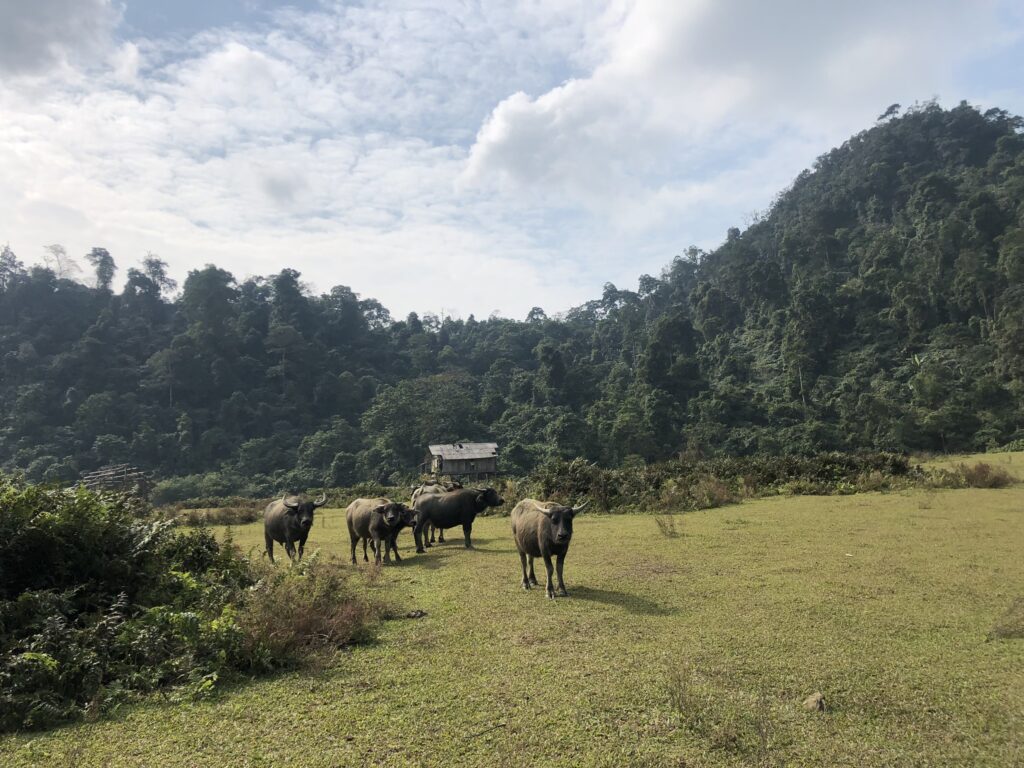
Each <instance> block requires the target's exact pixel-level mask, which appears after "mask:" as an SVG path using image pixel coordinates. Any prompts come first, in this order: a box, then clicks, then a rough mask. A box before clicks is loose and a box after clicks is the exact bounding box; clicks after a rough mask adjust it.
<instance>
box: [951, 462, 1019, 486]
mask: <svg viewBox="0 0 1024 768" xmlns="http://www.w3.org/2000/svg"><path fill="white" fill-rule="evenodd" d="M957 470H958V471H959V472H960V474H961V475H962V476H963V478H964V482H965V483H966V484H967V487H968V488H1006V487H1007V486H1009V485H1013V483H1014V482H1016V480H1015V478H1014V477H1013V476H1012V475H1011V474H1010V473H1009V472H1007V471H1006V470H1005V469H1004V468H1003V467H993V466H992V465H991V464H988V463H986V462H984V461H979V462H978V463H977V464H975V465H974V466H972V467H969V466H967V465H966V464H960V465H959V466H958V467H957Z"/></svg>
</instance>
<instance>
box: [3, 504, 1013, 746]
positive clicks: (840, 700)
mask: <svg viewBox="0 0 1024 768" xmlns="http://www.w3.org/2000/svg"><path fill="white" fill-rule="evenodd" d="M1022 510H1024V487H1022V486H1017V487H1015V488H1012V489H1008V490H998V491H988V490H984V491H983V490H963V491H942V492H933V493H914V494H905V495H897V494H893V495H877V494H864V495H859V496H847V497H830V498H820V497H800V498H775V499H769V500H763V501H756V502H751V503H748V504H744V505H742V506H735V507H728V508H723V509H718V510H708V511H704V512H698V513H691V514H686V515H685V516H681V517H679V518H677V528H678V530H679V532H680V534H681V535H679V536H678V537H676V538H667V537H665V536H663V535H662V534H661V533H660V532H659V529H658V527H657V526H656V525H655V522H654V521H653V520H652V519H651V518H649V517H644V516H622V517H598V516H587V515H584V516H582V517H581V518H580V519H579V520H578V522H577V526H576V538H575V539H574V541H573V551H572V554H571V555H570V559H569V560H568V564H567V567H566V580H567V583H568V586H569V590H570V594H571V595H572V596H571V597H570V598H568V599H560V600H558V601H555V602H553V603H552V602H549V601H547V600H545V598H544V595H543V592H542V591H541V590H534V591H533V592H531V593H524V592H523V591H522V590H521V589H520V587H519V584H518V579H519V576H518V558H517V556H516V555H515V554H514V550H513V547H512V543H511V540H510V536H509V534H508V521H507V519H500V518H499V519H485V520H481V521H479V523H478V526H477V528H478V531H477V533H478V538H477V542H478V544H479V550H478V551H476V552H466V551H464V550H463V549H462V547H461V546H460V545H458V544H447V545H445V546H443V547H441V548H439V549H437V550H434V551H432V552H431V553H430V554H428V555H426V556H416V555H414V554H411V553H410V554H409V556H408V559H407V561H406V562H404V563H403V564H402V565H401V566H398V567H393V568H390V569H386V571H385V574H384V576H383V578H382V579H381V581H380V582H379V584H380V586H379V589H381V591H382V595H385V596H387V598H388V599H389V600H390V601H391V602H392V604H393V605H394V606H395V608H396V610H400V611H402V612H404V611H406V610H409V609H413V608H422V609H425V610H426V611H427V612H428V616H427V617H426V618H421V619H400V620H395V621H389V622H386V623H385V624H384V625H383V626H382V628H381V630H380V632H379V637H378V642H377V643H376V644H374V645H369V646H363V647H359V648H355V649H353V650H351V651H347V652H345V653H343V654H340V655H339V657H338V659H337V661H336V662H335V663H333V664H332V665H331V666H330V667H328V668H327V669H323V670H320V671H316V672H303V673H293V674H289V675H283V676H279V677H276V678H272V679H269V680H268V679H263V680H260V681H257V682H255V683H251V684H246V685H240V686H237V687H235V688H233V689H231V690H230V691H228V692H226V693H225V694H224V695H222V696H221V697H219V698H217V699H216V700H214V701H211V702H200V703H195V704H184V705H182V704H178V705H173V704H162V703H159V702H153V703H150V704H147V705H144V706H138V707H134V708H130V709H128V710H127V711H125V712H123V713H121V714H119V715H117V716H115V717H114V718H112V719H109V720H106V721H103V722H100V723H96V724H89V725H81V726H75V727H69V728H64V729H60V730H57V731H53V732H50V733H45V734H34V735H23V736H17V737H7V738H4V739H2V740H0V764H3V765H5V766H21V765H40V764H47V765H83V766H92V765H115V766H116V765H161V766H192V765H218V766H219V765H231V766H234V765H249V766H270V765H304V766H305V765H308V766H336V765H366V764H374V765H517V766H521V765H524V764H528V765H567V766H568V765H607V766H619V765H626V764H628V765H671V766H680V765H736V764H753V763H755V762H756V761H757V760H761V759H762V758H765V757H767V760H763V762H762V764H786V765H808V766H810V765H878V766H883V765H896V764H900V765H964V764H973V765H986V764H987V765H1012V764H1022V763H1024V746H1022V740H1021V738H1020V735H1021V734H1022V733H1024V641H1021V640H1002V641H993V642H986V641H985V634H986V632H987V631H988V629H989V628H990V627H991V625H992V624H993V622H994V621H995V620H996V618H997V617H998V616H999V615H1000V614H1001V613H1002V612H1003V611H1004V610H1005V609H1006V608H1007V606H1008V605H1009V604H1010V602H1011V601H1012V599H1013V598H1014V597H1015V596H1019V595H1024V557H1021V552H1022V551H1024V519H1022ZM343 532H344V527H343V520H342V518H341V513H340V511H337V510H332V511H329V512H328V514H327V515H326V520H320V521H318V524H317V528H316V529H315V534H314V537H313V539H312V540H311V544H312V545H314V546H319V547H322V548H323V550H324V552H325V554H330V555H339V554H342V553H343V549H344V547H345V545H343V544H342V535H343ZM406 535H407V534H403V536H406ZM261 538H262V536H261V532H260V530H259V526H258V525H250V526H246V527H244V528H241V529H237V530H236V540H237V541H238V542H239V543H241V544H243V545H244V546H245V547H249V546H258V545H259V543H260V541H261ZM410 541H411V539H407V538H403V542H402V545H403V550H405V551H407V552H408V551H409V543H410ZM361 567H362V566H361ZM682 664H686V665H688V666H689V667H690V668H691V669H693V670H695V672H696V678H695V679H696V680H697V681H698V683H697V685H698V686H699V687H700V690H701V691H712V692H713V693H714V698H713V699H711V700H708V701H705V702H704V703H703V704H702V705H701V711H700V712H697V713H695V714H699V715H700V716H701V717H702V718H704V720H705V722H707V721H710V722H712V723H713V724H715V725H713V726H712V727H711V728H710V729H708V728H705V729H704V730H701V729H695V728H693V727H686V726H684V725H682V724H681V721H680V718H679V715H678V714H676V713H675V712H674V711H673V710H672V708H671V707H670V706H669V703H668V692H667V685H668V684H667V680H668V678H669V677H670V672H671V671H672V670H674V669H677V668H678V667H679V666H680V665H682ZM817 690H820V691H822V692H823V693H824V694H825V696H826V699H827V701H828V702H829V705H830V707H831V711H829V712H828V713H826V714H817V713H811V712H807V711H805V710H803V709H802V708H801V706H800V702H801V701H802V699H803V698H804V697H805V696H807V695H808V694H809V693H812V692H814V691H817ZM751 712H761V715H760V716H759V722H760V723H761V724H762V731H763V732H765V733H767V736H768V749H767V754H765V753H764V752H763V751H761V750H758V749H756V748H752V747H751V746H750V743H751V741H750V737H751V733H752V730H751V729H752V726H751V725H750V723H749V722H747V721H746V720H743V719H742V718H743V717H748V718H749V713H751ZM729 713H740V715H741V717H740V719H739V720H735V721H733V722H734V725H733V726H731V728H732V730H731V731H730V726H729V722H730V720H729ZM488 729H492V730H488ZM730 733H734V734H738V746H737V745H736V743H735V742H734V743H733V746H729V744H730V742H729V739H728V735H729V734H730ZM723 734H724V735H723ZM716 745H717V746H716Z"/></svg>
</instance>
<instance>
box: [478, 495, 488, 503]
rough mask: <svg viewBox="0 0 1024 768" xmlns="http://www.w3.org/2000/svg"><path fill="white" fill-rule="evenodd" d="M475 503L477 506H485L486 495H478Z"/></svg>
mask: <svg viewBox="0 0 1024 768" xmlns="http://www.w3.org/2000/svg"><path fill="white" fill-rule="evenodd" d="M476 503H477V504H486V503H487V494H486V493H478V494H477V495H476Z"/></svg>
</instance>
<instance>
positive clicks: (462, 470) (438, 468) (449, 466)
mask: <svg viewBox="0 0 1024 768" xmlns="http://www.w3.org/2000/svg"><path fill="white" fill-rule="evenodd" d="M424 463H426V464H428V465H429V466H430V468H431V471H433V473H434V474H445V475H494V474H497V472H498V458H497V457H496V456H490V457H487V458H483V459H448V460H447V461H445V462H442V461H441V457H440V456H431V455H429V454H428V457H427V461H426V462H424Z"/></svg>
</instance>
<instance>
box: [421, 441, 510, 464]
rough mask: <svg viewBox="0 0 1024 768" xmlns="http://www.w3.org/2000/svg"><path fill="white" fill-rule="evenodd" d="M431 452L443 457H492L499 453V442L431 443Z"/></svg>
mask: <svg viewBox="0 0 1024 768" xmlns="http://www.w3.org/2000/svg"><path fill="white" fill-rule="evenodd" d="M430 453H431V455H433V456H440V457H441V458H442V459H446V460H447V459H490V458H493V457H494V456H497V455H498V444H497V443H445V444H443V445H431V446H430Z"/></svg>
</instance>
